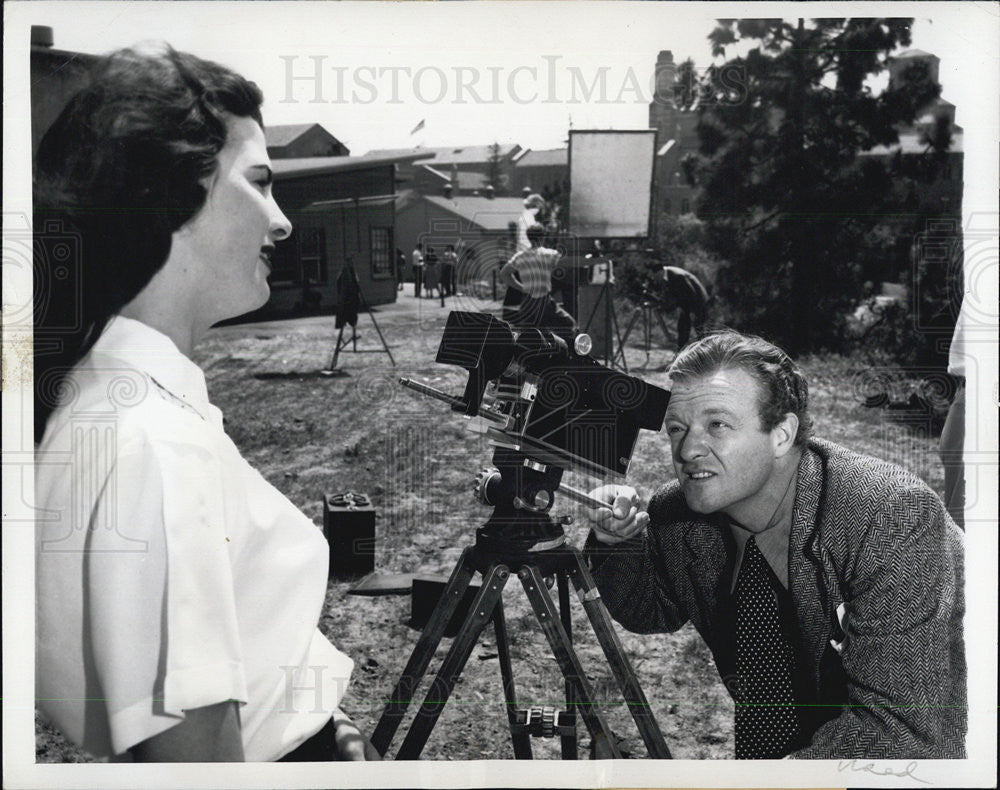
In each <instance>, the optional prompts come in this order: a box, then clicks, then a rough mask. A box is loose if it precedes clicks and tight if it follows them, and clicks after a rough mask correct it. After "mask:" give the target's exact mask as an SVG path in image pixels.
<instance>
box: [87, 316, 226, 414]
mask: <svg viewBox="0 0 1000 790" xmlns="http://www.w3.org/2000/svg"><path fill="white" fill-rule="evenodd" d="M90 353H91V355H92V356H94V357H101V356H107V357H114V358H115V359H117V360H121V361H124V362H126V363H128V365H129V366H130V367H133V368H135V369H136V370H141V371H142V372H144V373H146V374H147V375H148V376H149V377H150V378H152V379H153V381H154V382H155V383H156V384H157V385H158V386H159V387H161V388H163V389H164V390H166V391H167V392H169V393H170V394H171V395H173V396H174V397H175V398H177V399H179V400H180V401H181V402H182V403H184V404H185V405H186V406H188V407H190V408H192V409H194V410H195V411H196V412H198V414H199V415H200V416H201V417H202V418H203V419H205V420H211V419H213V418H214V417H215V414H214V413H215V411H216V409H215V407H214V406H212V405H211V404H210V403H209V400H208V387H207V386H206V384H205V374H204V372H203V371H202V369H201V368H199V367H198V366H197V365H196V364H195V363H194V362H192V361H191V360H190V359H188V358H187V357H186V356H184V354H182V353H181V352H180V350H179V349H178V348H177V346H176V345H175V344H174V341H173V340H171V339H170V338H169V337H167V336H166V335H165V334H163V333H162V332H160V331H159V330H157V329H153V328H152V327H151V326H148V325H147V324H144V323H142V322H141V321H136V320H135V319H133V318H126V317H125V316H121V315H116V316H113V317H112V318H111V320H110V321H108V324H107V326H106V327H105V328H104V332H103V333H102V334H101V336H100V338H98V340H97V342H96V343H95V344H94V347H93V349H91V352H90Z"/></svg>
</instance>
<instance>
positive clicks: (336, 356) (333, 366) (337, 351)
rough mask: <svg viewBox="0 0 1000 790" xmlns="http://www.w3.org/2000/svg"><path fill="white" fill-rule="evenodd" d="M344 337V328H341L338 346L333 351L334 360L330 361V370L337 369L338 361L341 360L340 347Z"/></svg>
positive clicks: (338, 334) (338, 335)
mask: <svg viewBox="0 0 1000 790" xmlns="http://www.w3.org/2000/svg"><path fill="white" fill-rule="evenodd" d="M343 337H344V327H340V332H338V333H337V345H336V346H335V347H334V349H333V359H331V360H330V370H336V369H337V360H338V359H339V358H340V349H341V348H342V346H341V345H340V341H341V339H342V338H343Z"/></svg>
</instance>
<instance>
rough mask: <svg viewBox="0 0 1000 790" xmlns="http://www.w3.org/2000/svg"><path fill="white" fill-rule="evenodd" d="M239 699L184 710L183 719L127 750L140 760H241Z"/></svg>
mask: <svg viewBox="0 0 1000 790" xmlns="http://www.w3.org/2000/svg"><path fill="white" fill-rule="evenodd" d="M238 705H239V703H237V702H235V701H233V700H229V701H228V702H219V703H217V704H215V705H206V706H205V707H203V708H192V709H191V710H186V711H184V720H183V721H181V722H180V723H179V724H177V726H175V727H171V728H170V729H169V730H165V731H164V732H161V733H159V734H158V735H154V736H153V737H152V738H148V739H146V740H145V741H142V742H141V743H138V744H136V745H135V746H133V747H132V748H131V749H129V752H131V754H132V758H133V759H134V760H135V761H136V762H144V763H178V762H180V763H210V762H222V763H241V762H243V761H244V756H243V739H242V737H241V734H240V712H239V707H238Z"/></svg>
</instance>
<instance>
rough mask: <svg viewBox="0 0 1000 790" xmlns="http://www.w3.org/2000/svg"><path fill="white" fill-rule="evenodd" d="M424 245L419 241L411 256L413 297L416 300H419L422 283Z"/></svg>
mask: <svg viewBox="0 0 1000 790" xmlns="http://www.w3.org/2000/svg"><path fill="white" fill-rule="evenodd" d="M423 248H424V245H423V244H421V243H420V242H419V241H418V242H417V246H416V247H414V248H413V255H412V256H411V260H412V261H413V296H414V297H415V298H417V299H419V298H420V287H421V286H422V285H423V282H424V252H423Z"/></svg>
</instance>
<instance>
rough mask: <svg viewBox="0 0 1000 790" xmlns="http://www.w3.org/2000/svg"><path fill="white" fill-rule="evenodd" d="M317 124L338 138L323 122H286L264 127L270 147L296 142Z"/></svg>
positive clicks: (265, 136) (265, 137)
mask: <svg viewBox="0 0 1000 790" xmlns="http://www.w3.org/2000/svg"><path fill="white" fill-rule="evenodd" d="M316 126H318V127H319V128H320V129H322V130H323V131H324V132H326V133H327V134H329V135H330V137H333V139H334V140H336V139H337V138H336V137H334V136H333V135H332V134H330V132H329V131H327V130H326V129H325V128H324V127H323V125H322V124H318V123H286V124H278V125H275V126H268V127H266V128H265V129H264V139H265V140H266V141H267V145H268V147H271V146H274V147H277V148H280V147H282V146H285V145H288V144H290V143H294V142H295V141H296V140H298V139H299V138H300V137H301V136H302V135H304V134H305V133H306V132H308V131H309V130H310V129H313V128H314V127H316Z"/></svg>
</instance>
